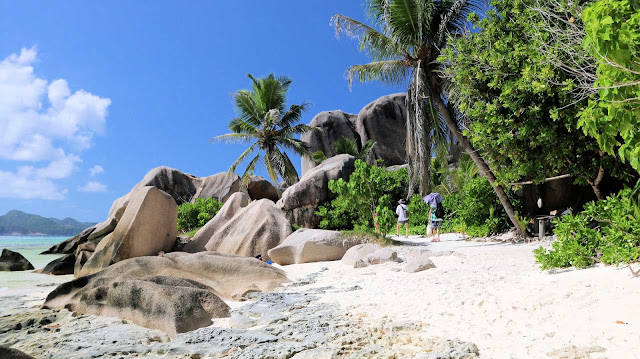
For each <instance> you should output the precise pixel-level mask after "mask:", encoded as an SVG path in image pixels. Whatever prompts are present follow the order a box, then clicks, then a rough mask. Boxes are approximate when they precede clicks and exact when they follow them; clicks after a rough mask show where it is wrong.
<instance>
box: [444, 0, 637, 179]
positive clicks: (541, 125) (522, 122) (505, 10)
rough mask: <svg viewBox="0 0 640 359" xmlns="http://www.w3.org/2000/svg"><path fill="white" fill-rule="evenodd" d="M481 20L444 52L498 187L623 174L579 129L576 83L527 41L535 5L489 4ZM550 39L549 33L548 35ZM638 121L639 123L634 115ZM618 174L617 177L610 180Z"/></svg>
mask: <svg viewBox="0 0 640 359" xmlns="http://www.w3.org/2000/svg"><path fill="white" fill-rule="evenodd" d="M491 5H492V6H493V7H494V9H492V10H489V11H487V13H486V17H483V18H482V19H480V18H479V17H478V16H474V17H472V18H471V19H472V20H473V23H474V26H476V27H478V28H480V29H481V31H478V32H473V33H469V34H467V36H464V37H459V38H457V39H456V40H455V41H454V42H453V46H452V47H450V48H448V49H447V50H445V51H444V53H443V56H442V61H444V62H446V63H447V64H448V69H447V70H446V73H447V77H448V78H449V79H450V80H451V99H452V100H453V101H454V102H455V103H456V104H457V105H458V107H459V110H460V112H461V113H462V114H463V115H464V116H466V117H467V118H468V119H469V120H470V125H469V130H468V132H466V134H467V135H468V136H470V138H471V140H472V143H473V145H474V146H475V147H476V148H482V149H483V151H485V153H486V156H487V157H488V159H490V161H491V164H492V168H494V169H495V173H496V176H497V178H498V179H499V180H500V181H501V182H502V183H510V182H517V181H520V180H521V179H523V178H525V179H531V180H534V181H540V180H542V179H544V178H546V177H551V176H556V175H559V174H565V173H568V174H571V175H572V176H574V178H576V179H577V181H578V182H580V183H583V184H586V183H587V182H588V181H590V180H593V179H594V178H596V177H597V174H598V171H599V168H600V166H603V167H604V168H605V169H606V170H608V172H610V173H612V172H616V171H622V169H620V168H619V167H621V166H620V162H619V161H616V160H615V159H614V158H613V157H612V156H607V155H603V156H601V155H600V151H599V147H598V144H597V143H596V141H593V140H592V139H591V138H589V137H587V136H586V135H585V134H584V133H582V131H579V130H577V121H576V116H577V113H578V112H579V111H580V110H581V109H582V108H584V106H586V103H585V101H581V102H578V103H574V102H575V100H574V98H573V97H572V90H573V89H574V88H575V84H574V82H573V80H572V79H571V78H570V77H569V76H567V75H566V74H565V73H564V72H563V71H562V70H561V69H559V68H555V67H553V66H551V65H550V64H549V63H548V61H547V60H546V59H545V57H544V54H543V53H542V52H541V51H540V48H541V47H542V45H541V44H540V43H539V42H537V41H541V40H540V38H543V39H544V33H543V35H542V36H540V37H532V36H531V34H532V33H533V32H540V31H544V30H541V29H540V24H539V23H538V17H537V13H536V12H535V11H534V10H532V8H534V7H539V6H545V5H544V2H539V1H535V0H504V1H492V2H491ZM546 35H547V36H551V35H550V34H546ZM636 117H637V116H636ZM615 174H616V173H614V175H615Z"/></svg>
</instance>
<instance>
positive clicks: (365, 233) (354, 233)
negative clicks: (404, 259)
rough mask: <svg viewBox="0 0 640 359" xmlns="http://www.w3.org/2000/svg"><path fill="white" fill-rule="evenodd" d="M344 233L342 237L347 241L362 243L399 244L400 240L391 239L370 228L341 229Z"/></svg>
mask: <svg viewBox="0 0 640 359" xmlns="http://www.w3.org/2000/svg"><path fill="white" fill-rule="evenodd" d="M340 232H341V233H342V239H344V240H345V241H353V242H361V243H374V244H379V245H381V246H391V245H397V244H398V241H395V240H393V239H390V238H389V237H387V236H385V235H383V234H380V233H374V232H371V231H369V230H351V231H340Z"/></svg>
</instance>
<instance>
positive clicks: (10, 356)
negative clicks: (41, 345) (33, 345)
mask: <svg viewBox="0 0 640 359" xmlns="http://www.w3.org/2000/svg"><path fill="white" fill-rule="evenodd" d="M0 358H2V359H34V358H33V357H32V356H31V355H27V354H25V353H23V352H21V351H19V350H18V349H13V348H10V347H7V346H4V345H0Z"/></svg>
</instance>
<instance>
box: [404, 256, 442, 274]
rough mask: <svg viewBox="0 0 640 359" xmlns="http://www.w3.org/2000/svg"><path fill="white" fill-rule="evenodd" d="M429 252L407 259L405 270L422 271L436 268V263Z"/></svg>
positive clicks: (408, 271)
mask: <svg viewBox="0 0 640 359" xmlns="http://www.w3.org/2000/svg"><path fill="white" fill-rule="evenodd" d="M430 257H431V256H430V255H428V254H423V255H421V256H417V257H412V258H409V259H408V260H407V265H406V266H405V267H404V271H405V272H407V273H417V272H422V271H424V270H427V269H431V268H435V267H436V265H435V264H434V263H433V261H432V260H431V258H430Z"/></svg>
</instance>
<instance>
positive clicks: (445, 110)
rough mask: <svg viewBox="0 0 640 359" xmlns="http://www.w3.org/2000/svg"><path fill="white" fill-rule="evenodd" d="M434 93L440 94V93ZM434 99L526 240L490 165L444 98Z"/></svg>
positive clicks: (450, 128) (437, 97) (437, 96)
mask: <svg viewBox="0 0 640 359" xmlns="http://www.w3.org/2000/svg"><path fill="white" fill-rule="evenodd" d="M434 93H436V94H439V93H440V92H434ZM434 97H435V98H434V102H435V104H436V107H437V108H438V111H439V112H440V115H442V118H443V119H444V122H445V123H446V124H447V127H449V130H450V131H451V132H453V133H454V135H455V136H456V138H457V139H458V141H459V142H460V144H461V145H462V148H464V150H465V151H466V152H467V153H468V154H469V155H470V156H471V158H472V159H473V162H474V163H475V164H476V166H478V169H479V170H480V173H482V174H483V175H484V176H485V177H486V178H487V180H489V183H491V186H492V187H493V189H494V191H495V192H496V195H498V199H500V203H502V207H504V210H505V212H507V215H508V216H509V219H510V220H511V223H512V224H513V226H514V227H516V231H517V233H518V234H519V235H520V236H521V237H522V238H526V234H525V232H524V231H523V230H522V228H521V227H520V223H518V220H517V219H516V213H515V211H514V210H513V206H512V205H511V202H510V201H509V198H508V197H507V194H506V193H505V192H504V189H502V187H501V186H500V185H499V184H497V183H496V176H495V175H494V174H493V172H492V171H491V169H490V168H489V165H487V163H486V162H485V161H484V159H482V157H480V155H479V154H478V152H477V151H476V150H475V149H474V148H473V145H472V144H471V142H469V140H468V139H467V138H466V137H465V136H464V135H463V134H462V131H460V128H459V127H458V124H457V123H456V122H455V121H454V120H453V119H452V118H451V114H450V113H449V109H448V108H447V106H446V105H445V104H444V101H442V98H441V97H440V96H439V95H436V96H434Z"/></svg>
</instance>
